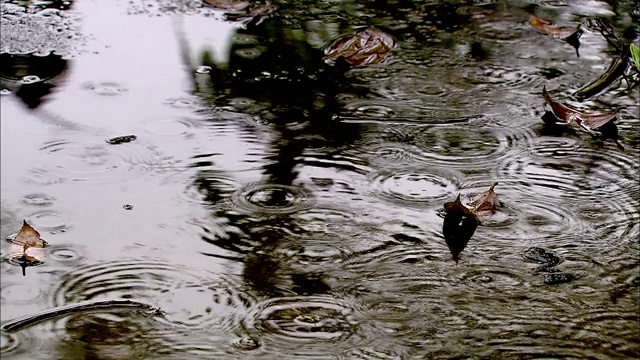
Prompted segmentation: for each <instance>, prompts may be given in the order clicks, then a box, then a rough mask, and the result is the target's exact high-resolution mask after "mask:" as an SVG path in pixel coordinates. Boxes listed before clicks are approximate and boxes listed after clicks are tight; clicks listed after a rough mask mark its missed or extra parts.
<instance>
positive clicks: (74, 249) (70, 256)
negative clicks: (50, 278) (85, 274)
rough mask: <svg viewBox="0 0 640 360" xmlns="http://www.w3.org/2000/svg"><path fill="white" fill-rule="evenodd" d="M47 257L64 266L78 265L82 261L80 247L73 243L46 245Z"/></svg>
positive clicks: (83, 257) (82, 255)
mask: <svg viewBox="0 0 640 360" xmlns="http://www.w3.org/2000/svg"><path fill="white" fill-rule="evenodd" d="M48 249H49V250H48V251H47V253H48V256H47V259H48V260H51V261H52V262H55V263H59V264H63V265H65V266H78V265H81V264H82V263H83V262H84V259H85V256H84V251H83V250H82V248H80V247H78V246H75V245H65V244H54V245H51V246H50V247H48Z"/></svg>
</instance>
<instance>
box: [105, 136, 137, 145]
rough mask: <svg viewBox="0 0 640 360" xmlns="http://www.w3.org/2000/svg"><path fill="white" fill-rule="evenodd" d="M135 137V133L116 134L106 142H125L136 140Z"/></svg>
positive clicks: (114, 143)
mask: <svg viewBox="0 0 640 360" xmlns="http://www.w3.org/2000/svg"><path fill="white" fill-rule="evenodd" d="M137 138H138V137H137V136H135V135H124V136H116V137H114V138H111V139H109V140H107V144H111V145H120V144H126V143H130V142H132V141H134V140H136V139H137Z"/></svg>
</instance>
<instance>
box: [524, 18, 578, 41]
mask: <svg viewBox="0 0 640 360" xmlns="http://www.w3.org/2000/svg"><path fill="white" fill-rule="evenodd" d="M529 24H530V25H531V26H533V28H534V29H536V30H538V31H540V32H542V33H544V34H546V35H549V36H551V37H553V38H556V39H560V40H567V39H568V38H570V37H572V36H580V35H582V30H580V27H575V28H572V27H558V26H554V25H553V23H551V22H550V21H548V20H545V19H542V18H539V17H537V16H535V15H529Z"/></svg>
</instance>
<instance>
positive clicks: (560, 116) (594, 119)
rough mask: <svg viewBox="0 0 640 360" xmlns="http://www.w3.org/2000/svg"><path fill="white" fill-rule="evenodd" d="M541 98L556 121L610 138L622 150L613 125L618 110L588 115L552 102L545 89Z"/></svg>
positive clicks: (616, 129) (571, 107)
mask: <svg viewBox="0 0 640 360" xmlns="http://www.w3.org/2000/svg"><path fill="white" fill-rule="evenodd" d="M542 96H543V97H544V101H545V103H546V104H547V106H548V107H549V109H550V113H551V114H552V115H553V116H554V117H555V118H556V119H557V120H560V121H563V122H564V123H563V124H564V125H574V126H578V127H580V128H582V129H584V130H586V131H587V132H589V133H591V134H600V135H603V136H604V138H610V139H612V140H613V141H615V143H616V145H617V146H618V147H619V148H620V149H621V150H624V147H623V146H622V144H620V142H618V128H617V126H616V125H615V124H614V120H615V119H616V117H617V116H618V112H619V110H616V111H614V112H611V113H600V114H588V113H585V112H582V111H581V110H580V109H578V108H576V107H575V106H572V105H570V104H566V103H559V102H556V101H553V99H551V96H550V95H549V93H548V92H547V89H546V87H543V88H542Z"/></svg>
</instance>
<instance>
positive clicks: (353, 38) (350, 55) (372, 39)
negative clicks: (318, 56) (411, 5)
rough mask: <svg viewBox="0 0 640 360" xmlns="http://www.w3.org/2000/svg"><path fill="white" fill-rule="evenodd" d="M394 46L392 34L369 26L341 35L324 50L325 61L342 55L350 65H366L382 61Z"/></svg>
mask: <svg viewBox="0 0 640 360" xmlns="http://www.w3.org/2000/svg"><path fill="white" fill-rule="evenodd" d="M395 47H396V40H395V38H393V36H391V35H389V34H387V33H385V32H383V31H381V30H379V29H377V28H375V27H369V28H366V29H364V30H360V31H358V32H356V33H355V34H354V35H345V36H341V37H339V38H338V39H336V40H334V41H333V42H332V43H331V44H330V45H329V46H328V47H327V48H326V49H325V50H324V53H325V55H326V56H325V60H326V61H336V60H337V59H338V58H340V57H342V58H344V60H346V61H347V62H348V63H349V64H351V65H352V66H367V65H373V64H378V63H381V62H382V61H384V60H385V59H386V58H387V56H389V54H390V53H391V51H392V50H393V49H394V48H395Z"/></svg>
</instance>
